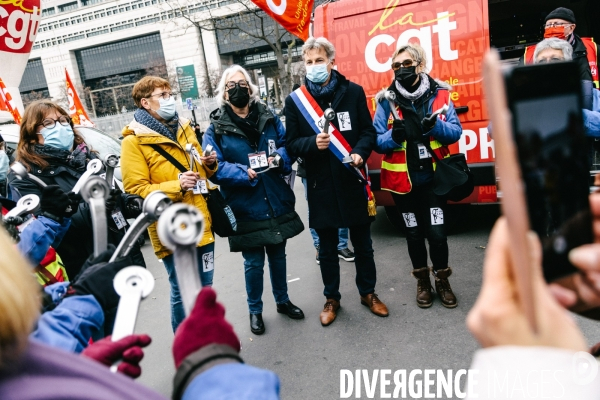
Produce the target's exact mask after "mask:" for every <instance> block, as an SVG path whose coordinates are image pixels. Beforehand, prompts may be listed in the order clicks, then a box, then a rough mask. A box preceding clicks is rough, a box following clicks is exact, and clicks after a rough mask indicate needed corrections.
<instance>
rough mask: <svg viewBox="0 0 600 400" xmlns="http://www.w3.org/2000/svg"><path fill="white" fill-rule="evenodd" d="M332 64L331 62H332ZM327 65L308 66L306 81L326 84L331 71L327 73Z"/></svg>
mask: <svg viewBox="0 0 600 400" xmlns="http://www.w3.org/2000/svg"><path fill="white" fill-rule="evenodd" d="M330 62H331V61H330ZM328 65H329V63H327V64H318V65H307V66H306V79H308V80H309V81H311V82H313V83H324V82H325V81H326V80H327V78H329V71H327V66H328Z"/></svg>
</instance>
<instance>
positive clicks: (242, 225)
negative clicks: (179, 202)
mask: <svg viewBox="0 0 600 400" xmlns="http://www.w3.org/2000/svg"><path fill="white" fill-rule="evenodd" d="M217 100H218V102H219V105H220V108H219V109H217V110H215V111H213V112H212V113H211V115H210V120H211V124H210V126H209V127H208V129H207V130H206V132H205V133H204V138H203V145H204V147H206V146H208V145H211V146H213V148H214V149H215V150H216V151H217V159H218V160H219V170H218V171H217V172H216V173H215V175H214V176H213V178H211V181H214V182H215V183H217V184H219V185H220V186H221V192H222V193H223V196H224V197H225V200H226V201H227V204H228V205H229V206H230V207H231V209H232V211H233V213H234V215H235V217H236V220H237V232H236V235H235V236H231V237H229V248H230V250H231V251H233V252H241V253H242V256H243V257H244V270H245V278H246V292H247V295H248V297H247V300H248V308H249V310H250V329H251V330H252V332H253V333H254V334H256V335H262V334H263V333H264V332H265V325H264V322H263V319H262V312H263V302H262V292H263V274H264V264H265V253H266V256H267V259H268V261H269V270H270V274H271V285H272V287H273V296H274V297H275V302H276V303H277V312H279V313H281V314H286V315H287V316H288V317H290V318H292V319H302V318H304V313H303V312H302V310H301V309H300V308H298V307H296V306H295V305H294V304H292V302H291V301H290V298H289V297H288V290H287V274H286V254H285V246H286V243H287V240H288V239H290V238H292V237H294V236H296V235H298V234H299V233H300V232H302V230H303V229H304V225H303V224H302V221H301V220H300V217H299V216H298V214H297V213H296V212H295V211H294V206H295V203H296V198H295V196H294V192H293V191H292V189H291V187H290V185H289V183H288V182H287V181H286V180H285V179H284V177H285V176H286V175H289V174H290V173H291V172H292V164H293V161H294V160H292V159H291V158H290V157H289V156H288V153H287V151H286V150H285V128H284V127H283V124H282V123H281V121H280V120H279V118H278V117H277V116H274V115H273V114H272V113H271V112H270V111H269V110H268V109H267V107H266V106H265V105H264V104H263V103H261V102H260V99H259V97H258V87H257V86H256V85H254V84H253V83H252V81H251V80H250V75H249V74H248V72H247V71H246V70H245V69H244V68H242V67H240V66H239V65H232V66H231V67H229V68H227V69H226V70H225V72H223V76H222V77H221V81H220V82H219V86H218V88H217Z"/></svg>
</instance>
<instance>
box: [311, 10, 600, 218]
mask: <svg viewBox="0 0 600 400" xmlns="http://www.w3.org/2000/svg"><path fill="white" fill-rule="evenodd" d="M595 3H598V4H600V2H597V1H595V0H587V1H582V2H578V3H577V4H571V3H569V4H568V5H566V6H567V7H572V8H573V11H574V12H575V13H576V15H577V18H578V27H577V30H576V33H578V34H579V35H580V36H586V35H590V36H591V34H592V33H594V32H593V31H594V30H595V29H597V27H596V25H597V24H595V23H594V22H593V20H591V19H590V18H589V15H590V14H589V13H590V12H594V11H596V12H598V11H600V10H598V8H600V7H598V5H597V4H595ZM560 6H565V5H564V4H562V2H561V1H555V0H549V1H548V0H546V1H541V0H533V1H527V2H523V1H517V0H368V1H364V0H340V1H334V2H330V3H327V4H324V5H320V6H318V7H317V8H316V9H315V13H314V19H313V36H315V37H319V36H324V37H326V38H327V39H328V40H330V41H331V42H332V43H333V44H334V46H335V48H336V56H335V64H336V66H337V69H338V70H339V71H340V72H341V73H342V74H343V75H345V76H346V77H347V78H348V79H350V80H351V81H353V82H355V83H357V84H359V85H361V86H362V87H363V88H364V90H365V93H366V95H367V102H368V106H369V109H370V111H371V113H372V114H374V113H375V110H376V107H377V104H376V101H375V96H376V94H377V93H378V92H379V91H380V90H382V89H386V88H387V87H389V85H390V83H391V82H392V81H393V79H394V74H393V71H392V69H391V56H392V54H393V53H394V51H395V50H396V48H397V46H399V45H402V44H405V43H407V42H413V41H414V42H418V43H420V44H421V46H422V47H423V48H424V49H425V51H426V53H427V59H428V62H427V69H428V70H429V74H430V75H431V76H432V77H433V78H435V79H439V80H441V81H445V82H446V83H448V84H449V85H450V86H452V91H451V94H450V98H451V100H452V102H453V103H454V105H455V107H456V111H457V113H458V114H459V118H460V121H461V124H462V128H463V133H462V136H461V138H460V140H459V141H458V142H457V143H455V144H453V145H452V146H450V150H451V152H452V153H453V154H454V153H457V152H461V153H464V154H465V156H466V159H467V163H468V165H469V168H470V169H471V171H472V172H473V175H474V178H475V189H474V190H473V192H472V193H471V195H470V196H468V197H467V198H465V199H464V200H462V201H460V202H459V203H458V204H457V203H451V204H450V205H449V207H448V217H449V218H448V219H449V220H450V221H449V222H452V220H453V219H454V220H459V219H460V216H461V214H463V213H464V212H465V209H466V208H468V207H465V205H474V204H476V205H483V204H496V203H497V202H498V191H497V180H496V173H495V166H494V158H495V150H494V140H493V139H492V137H491V136H490V135H489V132H488V125H489V121H488V111H487V109H486V104H485V101H484V93H483V85H482V77H481V65H482V60H483V56H484V54H485V53H486V52H487V51H488V50H489V49H490V46H491V45H493V46H494V47H496V48H498V50H499V51H500V54H501V57H502V59H503V62H504V63H506V64H516V63H517V62H518V59H519V58H520V57H521V56H522V55H523V54H524V51H525V47H526V46H528V45H532V44H536V43H538V42H539V41H540V40H542V39H543V25H544V22H545V21H544V19H545V16H546V15H547V14H548V13H549V12H550V11H552V10H553V9H555V8H557V7H560ZM490 8H492V10H490ZM492 15H493V16H494V18H493V21H492V23H490V16H492ZM592 15H593V14H592ZM596 15H598V14H596ZM579 18H581V20H582V22H580V21H579ZM586 18H588V19H590V20H589V21H587V20H586ZM381 158H382V156H381V155H379V154H376V153H373V154H372V155H371V157H370V158H369V160H368V161H367V165H368V168H369V174H370V176H371V187H372V189H373V191H374V193H375V199H376V202H377V205H378V206H383V207H385V211H386V215H387V217H388V219H389V220H390V222H392V224H394V225H395V226H396V227H398V228H399V229H402V228H403V225H404V224H403V222H402V219H401V218H400V215H399V214H398V212H397V210H396V208H395V206H394V202H393V200H392V197H391V195H390V193H389V192H387V191H383V190H381V187H380V180H379V176H380V169H381Z"/></svg>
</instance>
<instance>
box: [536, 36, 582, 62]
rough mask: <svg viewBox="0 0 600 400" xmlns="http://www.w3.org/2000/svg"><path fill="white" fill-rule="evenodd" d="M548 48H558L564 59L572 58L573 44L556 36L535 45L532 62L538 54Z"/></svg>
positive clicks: (569, 59)
mask: <svg viewBox="0 0 600 400" xmlns="http://www.w3.org/2000/svg"><path fill="white" fill-rule="evenodd" d="M548 49H554V50H560V51H562V53H563V57H564V58H565V61H571V60H572V59H573V46H571V44H570V43H569V42H567V41H566V40H562V39H558V38H550V39H544V40H542V41H541V42H539V43H538V44H537V46H535V51H534V52H533V63H534V64H535V63H537V58H538V55H539V54H540V53H541V52H542V51H544V50H548Z"/></svg>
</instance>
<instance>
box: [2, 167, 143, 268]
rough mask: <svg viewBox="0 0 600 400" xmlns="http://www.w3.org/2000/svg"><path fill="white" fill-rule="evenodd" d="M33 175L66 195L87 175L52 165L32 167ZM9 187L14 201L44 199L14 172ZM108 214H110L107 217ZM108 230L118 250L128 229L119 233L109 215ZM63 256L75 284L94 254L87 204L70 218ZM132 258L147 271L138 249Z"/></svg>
mask: <svg viewBox="0 0 600 400" xmlns="http://www.w3.org/2000/svg"><path fill="white" fill-rule="evenodd" d="M29 172H30V173H31V174H33V175H35V176H37V177H38V178H40V179H41V180H42V181H44V182H45V183H46V184H47V185H58V186H60V188H61V189H62V190H63V191H65V192H67V193H68V192H70V191H71V189H73V186H75V183H76V182H77V180H78V179H79V178H80V177H81V175H82V174H83V172H84V171H80V170H77V169H74V168H71V167H69V166H67V165H64V164H50V165H49V166H48V167H46V168H45V169H44V170H42V169H41V168H39V167H37V166H34V165H32V166H31V171H29ZM7 181H8V185H9V187H10V191H11V192H12V196H13V199H19V198H21V197H22V196H25V195H28V194H35V195H37V196H39V197H40V198H41V196H42V192H41V189H40V188H39V186H37V185H36V184H35V183H33V182H31V181H29V180H19V179H17V178H16V176H15V174H14V173H13V172H10V173H9V174H8V179H7ZM128 196H129V195H127V194H123V195H121V196H120V199H119V202H118V203H117V206H118V207H119V208H120V209H121V211H122V212H123V215H124V216H125V218H128V217H131V216H129V215H127V208H126V207H125V205H126V201H127V197H128ZM107 214H108V213H107ZM107 226H108V243H112V244H114V245H115V246H117V245H118V244H119V242H120V241H121V239H122V238H123V236H124V235H125V229H121V230H119V229H118V228H117V225H116V223H115V222H114V220H113V219H112V217H111V216H110V215H107ZM56 252H57V253H58V254H59V255H60V257H61V259H62V261H63V263H64V265H65V269H66V270H67V274H68V275H69V279H71V280H73V279H74V278H75V276H76V275H77V274H78V273H79V270H80V269H81V266H82V265H83V263H84V262H85V261H86V260H87V258H88V257H89V256H90V255H91V254H93V252H94V235H93V227H92V216H91V213H90V209H89V205H88V203H86V202H85V201H83V200H82V201H81V202H80V203H79V207H78V209H77V212H76V213H75V214H73V216H72V217H71V226H70V227H69V230H68V231H67V233H66V234H65V237H64V238H63V239H62V241H61V243H60V245H59V246H58V248H57V249H56ZM131 255H132V256H133V257H134V260H135V263H136V265H139V266H143V267H145V266H146V264H145V262H144V257H143V256H142V253H141V251H140V249H139V247H138V246H135V247H134V248H133V249H132V250H131Z"/></svg>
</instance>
